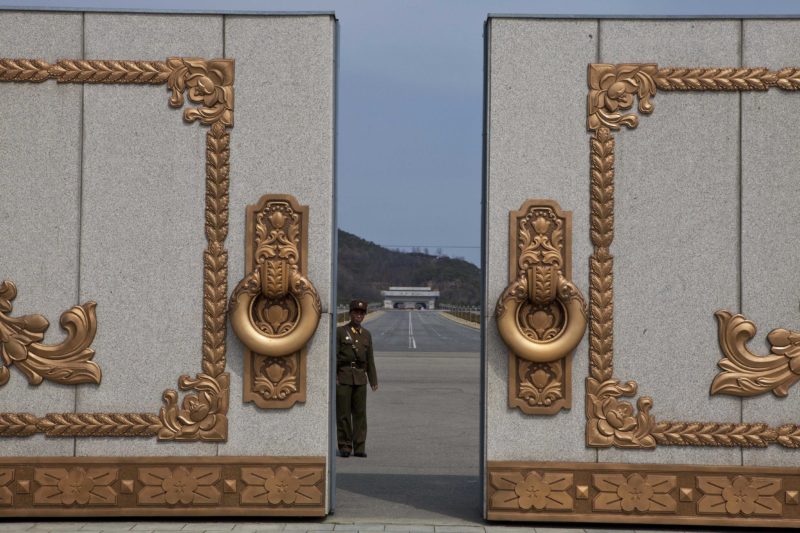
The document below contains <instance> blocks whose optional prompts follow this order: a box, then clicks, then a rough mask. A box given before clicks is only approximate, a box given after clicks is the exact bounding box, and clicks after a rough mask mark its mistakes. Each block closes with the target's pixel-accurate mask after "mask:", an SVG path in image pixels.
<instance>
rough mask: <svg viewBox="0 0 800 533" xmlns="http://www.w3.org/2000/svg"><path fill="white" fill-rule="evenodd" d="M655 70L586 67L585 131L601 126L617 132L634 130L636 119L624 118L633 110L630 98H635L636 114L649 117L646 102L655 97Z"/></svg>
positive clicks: (642, 66)
mask: <svg viewBox="0 0 800 533" xmlns="http://www.w3.org/2000/svg"><path fill="white" fill-rule="evenodd" d="M657 68H658V67H657V66H656V65H655V64H651V65H625V64H623V65H603V64H590V65H589V96H588V123H587V127H588V128H589V130H591V131H594V130H597V129H599V128H600V127H602V126H605V127H607V128H610V129H612V130H618V129H620V127H621V126H627V127H628V128H635V127H636V126H637V125H638V124H639V117H637V116H636V115H634V114H633V113H630V114H627V115H624V114H622V113H621V111H625V110H627V109H630V108H631V107H633V96H634V95H636V96H638V97H639V112H640V113H645V114H650V113H652V112H653V104H651V103H650V98H651V97H653V96H655V94H656V83H655V80H654V77H655V75H656V71H657Z"/></svg>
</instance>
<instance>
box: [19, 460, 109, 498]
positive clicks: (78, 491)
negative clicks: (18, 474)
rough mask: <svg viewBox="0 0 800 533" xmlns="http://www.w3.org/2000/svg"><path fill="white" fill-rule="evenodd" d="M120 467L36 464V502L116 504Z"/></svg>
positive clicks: (34, 494)
mask: <svg viewBox="0 0 800 533" xmlns="http://www.w3.org/2000/svg"><path fill="white" fill-rule="evenodd" d="M117 472H118V469H117V468H106V467H97V468H82V467H79V466H76V467H74V468H37V469H35V470H34V473H33V479H34V481H36V483H38V484H39V488H37V489H36V491H35V492H34V493H33V503H34V504H35V505H116V503H117V493H116V491H115V490H114V489H113V488H112V487H111V484H112V483H114V482H115V481H116V480H117Z"/></svg>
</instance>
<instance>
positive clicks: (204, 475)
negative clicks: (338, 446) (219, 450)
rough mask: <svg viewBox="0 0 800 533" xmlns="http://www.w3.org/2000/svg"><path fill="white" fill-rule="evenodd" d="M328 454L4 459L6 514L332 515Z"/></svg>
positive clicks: (0, 504)
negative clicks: (328, 511)
mask: <svg viewBox="0 0 800 533" xmlns="http://www.w3.org/2000/svg"><path fill="white" fill-rule="evenodd" d="M325 483H326V482H325V458H324V457H191V458H186V457H13V458H12V457H8V458H0V515H2V516H5V517H28V516H31V517H32V516H37V517H38V516H50V517H70V516H86V514H87V513H90V514H91V515H92V516H114V517H121V516H151V515H153V514H158V515H161V516H212V515H215V516H220V515H224V516H325V514H326V509H325Z"/></svg>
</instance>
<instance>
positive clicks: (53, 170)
mask: <svg viewBox="0 0 800 533" xmlns="http://www.w3.org/2000/svg"><path fill="white" fill-rule="evenodd" d="M0 50H2V52H1V53H0V55H1V56H2V57H11V58H26V59H34V58H40V59H44V60H46V61H48V62H54V61H55V60H56V59H58V58H62V57H73V58H80V57H81V16H80V15H75V14H68V15H56V14H52V13H46V14H44V13H42V14H33V13H9V12H6V13H0ZM0 89H1V90H2V95H3V118H2V120H0V138H2V139H3V141H2V143H0V191H2V193H0V195H1V196H2V201H1V202H0V220H2V221H3V225H4V231H3V232H2V233H0V249H2V250H3V252H2V259H0V280H5V279H8V280H11V281H13V282H14V283H15V284H16V285H17V298H16V300H14V302H12V305H13V306H14V310H13V313H12V316H15V317H19V316H22V315H26V314H31V313H36V314H41V315H44V316H45V318H47V320H48V321H49V322H50V328H49V330H48V331H47V335H46V336H45V342H47V343H57V342H59V341H60V340H61V339H62V338H63V336H64V335H63V333H62V332H61V329H60V327H59V318H60V315H61V313H63V312H64V311H66V310H67V309H69V308H70V307H72V306H73V305H76V304H78V303H83V301H85V299H91V298H92V296H89V297H88V298H84V299H83V300H81V301H79V297H78V243H79V242H80V222H79V221H80V171H81V169H80V146H81V144H80V140H81V115H80V113H81V87H78V86H63V85H60V86H59V85H56V84H55V83H53V82H49V83H43V84H27V83H20V84H17V83H3V84H2V87H1V88H0ZM98 315H99V316H102V308H101V309H100V310H99V311H98ZM95 360H96V361H97V362H98V363H100V365H101V366H103V362H102V361H103V354H101V353H98V355H97V356H96V358H95ZM10 371H11V377H10V380H9V382H8V383H7V384H6V385H4V386H2V387H0V405H2V407H1V408H0V410H2V411H3V412H12V413H14V412H27V413H34V414H37V415H43V414H45V413H47V412H72V411H73V409H74V408H75V390H76V388H75V387H74V386H68V385H59V384H55V383H51V382H48V381H45V382H44V383H42V384H41V385H39V386H30V385H28V380H27V379H26V378H25V376H24V374H22V373H21V372H20V371H19V370H17V369H16V368H14V367H12V368H11V369H10ZM82 387H85V388H94V387H95V385H83V386H82ZM72 449H73V441H72V439H55V440H53V439H48V440H45V439H44V438H43V437H42V436H36V437H35V438H31V439H3V442H2V445H0V455H11V456H13V455H71V454H72Z"/></svg>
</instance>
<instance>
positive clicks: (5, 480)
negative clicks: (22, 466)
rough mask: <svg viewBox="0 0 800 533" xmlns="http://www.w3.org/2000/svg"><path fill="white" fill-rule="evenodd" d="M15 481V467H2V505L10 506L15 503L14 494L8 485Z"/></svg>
mask: <svg viewBox="0 0 800 533" xmlns="http://www.w3.org/2000/svg"><path fill="white" fill-rule="evenodd" d="M12 481H14V469H13V468H0V505H2V506H8V505H13V504H14V494H13V493H12V492H11V489H9V488H8V486H9V485H10V484H11V482H12Z"/></svg>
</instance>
